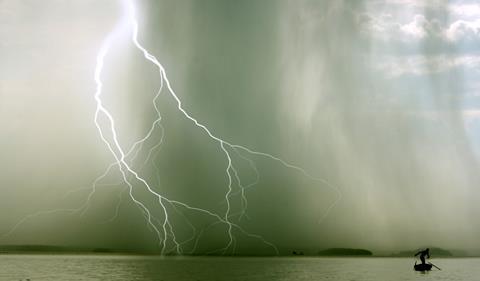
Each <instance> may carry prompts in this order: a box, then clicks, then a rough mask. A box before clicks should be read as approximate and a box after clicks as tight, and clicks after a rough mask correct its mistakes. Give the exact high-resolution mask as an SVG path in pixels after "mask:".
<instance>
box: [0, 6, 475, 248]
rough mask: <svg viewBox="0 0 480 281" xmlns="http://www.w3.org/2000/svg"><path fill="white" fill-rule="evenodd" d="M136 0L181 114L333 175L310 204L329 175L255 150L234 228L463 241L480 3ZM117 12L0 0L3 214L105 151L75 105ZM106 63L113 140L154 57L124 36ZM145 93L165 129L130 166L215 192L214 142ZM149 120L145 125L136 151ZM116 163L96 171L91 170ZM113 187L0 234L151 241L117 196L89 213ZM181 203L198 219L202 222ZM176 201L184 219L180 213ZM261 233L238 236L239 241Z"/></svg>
mask: <svg viewBox="0 0 480 281" xmlns="http://www.w3.org/2000/svg"><path fill="white" fill-rule="evenodd" d="M136 3H137V5H138V10H139V11H138V12H139V19H140V34H139V36H140V38H139V39H140V40H141V41H142V42H143V44H144V45H145V46H147V47H148V49H149V50H151V51H152V53H154V54H155V56H157V57H158V59H159V60H160V61H161V62H162V63H163V64H164V66H165V68H166V69H167V72H168V75H169V78H170V80H171V83H172V86H173V87H174V88H175V91H176V92H177V94H178V95H179V96H180V98H181V99H182V101H183V102H184V107H185V108H186V109H187V110H188V111H189V112H190V113H191V114H192V115H193V116H195V117H196V118H198V119H199V120H201V121H202V122H203V123H204V124H206V125H208V126H209V128H211V130H212V131H213V132H215V134H216V135H218V136H221V137H222V138H223V139H225V140H228V141H230V142H232V143H237V144H242V145H246V146H247V147H250V148H254V149H255V150H258V151H264V152H268V153H272V154H274V155H277V156H281V158H282V159H287V160H288V161H289V162H291V163H294V164H296V165H299V166H301V167H304V168H305V170H307V171H308V173H310V174H312V175H314V176H317V177H321V178H324V179H326V180H328V181H329V182H330V183H332V184H334V185H335V186H338V188H339V189H340V191H341V193H342V195H343V196H342V199H341V200H340V201H339V202H338V203H337V204H336V205H335V207H333V208H332V209H331V210H330V212H329V214H328V216H327V217H326V218H325V219H323V220H321V221H320V222H319V220H320V219H321V218H322V217H323V215H324V214H325V212H326V211H327V209H328V208H329V206H330V205H331V204H332V202H334V201H335V200H336V198H337V193H336V192H335V191H334V190H332V189H331V188H329V187H328V186H326V185H325V184H322V183H318V182H315V181H312V180H310V179H308V178H306V177H305V176H304V175H302V174H301V173H298V172H297V171H294V170H290V169H286V168H285V167H283V166H282V165H281V164H279V163H277V162H275V161H270V160H268V159H265V158H262V157H257V156H252V157H250V158H251V159H252V160H254V161H255V163H256V165H257V168H258V170H259V172H260V178H259V183H258V184H257V185H256V186H254V187H252V188H250V189H248V191H247V197H248V200H249V203H248V210H247V215H248V218H245V219H243V220H241V221H240V222H239V223H240V224H241V225H242V226H243V227H244V228H245V229H247V230H248V231H251V232H252V233H257V234H261V235H262V236H264V237H265V238H266V239H267V240H269V241H271V242H273V243H275V244H276V245H277V246H278V247H279V248H280V249H285V251H286V252H289V251H290V249H308V250H309V251H313V252H315V251H316V250H318V249H320V248H326V247H363V248H370V249H372V250H380V251H382V250H383V251H389V250H399V249H405V248H406V249H410V248H416V247H420V246H424V245H434V246H438V247H444V248H453V249H467V250H468V249H478V248H479V245H478V242H477V237H478V235H479V233H480V225H479V223H477V220H476V218H477V217H478V215H479V211H480V209H479V207H478V204H476V199H477V198H478V196H479V194H478V192H479V191H477V188H476V187H477V185H478V183H479V176H478V172H477V171H478V168H479V167H478V160H477V158H478V155H479V152H480V146H479V145H480V143H479V137H480V135H479V133H478V132H480V130H479V129H480V122H479V121H480V119H479V117H480V111H479V109H478V106H479V104H480V103H479V100H478V94H477V92H478V87H479V86H480V85H479V84H478V82H477V81H478V79H477V78H478V75H479V72H478V71H479V68H478V67H479V63H480V57H479V55H478V51H477V49H478V47H479V44H480V41H479V38H478V35H477V33H478V32H477V31H478V28H479V24H478V21H479V20H478V19H479V16H480V12H479V11H478V9H474V8H472V7H474V6H472V5H474V2H473V1H394V0H386V1H376V0H371V1H333V0H332V1H307V0H302V1H286V0H285V1H273V0H271V1H270V0H268V1H254V0H247V1H224V0H223V1H220V0H218V1H216V0H208V1H193V0H192V1H181V2H178V1H173V0H171V1H170V0H163V1H146V0H142V1H136ZM120 16H121V5H120V4H119V2H118V1H102V3H97V2H96V1H70V2H68V3H66V2H64V1H56V0H54V1H47V2H42V3H41V4H39V3H37V1H32V0H21V1H2V2H0V35H1V36H2V38H3V39H2V42H1V43H0V61H2V64H1V66H0V127H1V128H2V130H1V131H0V155H2V160H1V161H0V168H1V169H0V190H1V191H2V194H1V196H0V231H1V232H2V233H3V232H7V231H8V230H9V229H10V228H11V227H12V226H13V225H14V224H15V223H16V222H18V221H19V220H20V219H22V218H23V217H24V216H25V215H28V214H31V213H34V212H36V211H38V210H48V209H56V208H75V207H78V206H80V205H81V204H82V203H83V200H84V199H85V198H86V196H87V194H88V190H87V191H85V190H83V191H82V190H80V191H75V192H73V193H68V192H71V191H74V190H77V189H78V188H82V187H87V188H88V187H89V186H90V185H91V183H92V181H93V180H94V179H95V178H96V177H97V176H98V175H100V174H101V173H103V171H104V169H105V168H106V167H107V166H108V165H109V164H110V163H111V162H112V160H113V159H111V156H110V155H109V154H108V152H107V151H106V149H105V147H104V144H103V143H101V141H100V139H99V137H98V132H97V131H96V128H95V126H94V123H93V121H92V120H93V114H94V110H95V105H94V100H93V94H94V91H95V85H94V81H93V69H94V65H95V58H96V53H97V51H98V48H99V46H100V45H101V42H102V40H103V38H104V36H105V35H106V34H107V33H108V32H109V31H110V30H111V29H112V28H113V26H114V24H115V22H116V21H117V20H118V18H119V17H120ZM104 73H105V75H104V84H105V93H104V96H105V104H107V105H108V107H109V109H110V110H111V111H112V113H113V114H114V116H115V118H116V122H117V124H118V129H119V138H120V140H121V141H122V143H124V144H125V147H129V146H130V145H131V144H132V143H133V142H135V141H136V140H137V139H138V138H139V137H140V136H142V135H143V134H145V132H146V131H148V129H149V126H150V123H151V121H152V119H153V118H154V114H155V111H154V108H153V107H152V104H151V101H152V98H153V96H154V95H155V92H156V90H157V88H158V86H159V81H158V76H157V73H156V70H155V68H154V67H153V66H152V65H151V64H149V63H147V62H146V61H145V60H144V59H142V55H141V53H139V52H138V50H136V49H135V48H134V47H133V46H132V45H131V43H130V42H129V41H128V38H125V41H124V42H121V43H119V44H117V45H115V48H114V49H113V51H112V53H111V54H109V56H108V57H107V58H106V66H105V70H104ZM158 104H159V106H160V109H161V111H162V114H163V117H164V120H163V121H162V122H163V125H164V127H165V139H164V144H163V145H162V148H161V150H159V152H158V153H156V154H155V155H154V158H153V161H155V165H147V166H145V168H143V169H141V173H142V175H143V176H144V177H145V178H146V179H148V180H149V181H151V182H154V183H155V185H156V186H158V190H160V191H161V192H162V193H164V194H165V195H167V196H168V197H171V198H175V199H180V200H182V201H185V202H188V203H189V204H192V205H195V206H199V207H202V208H208V209H209V210H212V211H215V212H218V213H222V212H224V210H225V207H226V206H225V203H224V196H225V192H226V180H227V179H226V175H225V173H224V170H225V157H224V155H223V154H222V153H221V152H220V151H219V149H218V146H217V145H216V144H215V143H214V142H212V141H211V140H210V139H209V138H208V137H206V135H205V134H204V133H203V132H201V131H200V130H198V129H197V128H195V126H193V125H192V123H191V122H189V121H188V120H186V119H185V118H183V116H182V115H181V114H179V112H178V111H177V110H176V107H175V104H174V101H173V100H172V99H171V97H169V96H168V95H162V96H161V97H160V99H159V101H158ZM159 138H160V133H159V132H158V131H157V135H156V136H155V137H154V139H153V140H152V142H151V143H147V144H146V145H145V149H144V150H143V151H142V152H140V155H141V156H142V157H143V159H144V158H145V156H146V154H147V153H148V148H150V147H152V146H153V145H154V144H155V143H156V142H157V141H158V140H159ZM142 157H140V159H142ZM140 162H141V161H139V163H136V164H137V165H140V164H141V163H140ZM240 165H241V166H240V173H241V176H242V177H243V179H244V180H245V182H252V181H254V180H255V174H254V172H253V171H252V170H251V169H250V168H249V166H248V164H247V163H245V162H244V164H240ZM119 180H120V177H119V173H118V172H113V173H112V174H111V175H109V176H108V177H107V178H106V179H105V182H106V183H117V182H119ZM123 189H124V187H122V186H121V185H117V186H102V187H101V188H99V191H98V193H97V194H96V196H95V198H94V199H93V201H92V205H91V208H90V209H89V211H88V212H87V213H85V215H84V216H82V217H80V216H78V215H69V214H64V213H58V214H52V215H49V216H40V217H38V218H35V219H33V220H30V221H28V222H27V223H25V224H24V225H22V226H21V227H20V228H19V229H18V230H17V231H16V232H15V235H12V236H9V237H7V238H5V239H4V240H3V242H0V244H9V243H10V244H58V245H76V246H97V245H100V246H102V247H116V248H121V249H131V248H132V249H156V248H157V245H156V243H155V239H154V236H153V235H152V233H151V232H150V231H149V229H148V227H146V226H145V220H144V218H143V216H142V213H141V212H140V211H139V210H138V208H137V207H136V206H135V205H134V204H132V203H131V202H128V200H124V203H122V204H121V205H120V208H119V216H118V217H117V218H116V219H115V220H113V221H112V222H109V223H104V222H105V221H106V220H108V219H110V218H111V217H112V216H113V215H114V213H115V208H116V204H117V200H118V194H119V192H122V190H123ZM66 194H68V196H65V195H66ZM139 196H145V194H142V193H139ZM125 198H126V197H125ZM142 198H143V197H142ZM145 200H147V198H146V197H145ZM234 207H237V208H238V207H239V206H238V205H237V206H234ZM187 215H188V216H189V217H190V219H191V220H192V221H193V222H194V224H195V226H197V227H198V228H199V229H201V228H202V227H205V226H206V225H208V223H209V222H207V221H206V220H205V218H202V217H201V216H197V215H195V214H191V213H189V214H187ZM174 220H175V221H178V222H179V223H178V225H179V236H180V237H182V238H183V239H186V238H188V235H189V229H188V227H187V226H185V225H184V224H183V226H182V224H181V223H180V222H181V221H182V217H181V216H178V217H174ZM224 231H225V229H224V228H221V227H218V228H213V229H211V230H210V231H209V232H208V233H206V235H205V236H204V238H203V239H202V240H201V243H200V244H199V245H200V246H199V249H198V250H199V251H200V252H205V251H208V250H209V249H211V248H218V247H221V246H222V245H224V243H225V236H224ZM266 248H267V247H265V245H263V244H261V243H259V242H258V241H254V240H252V239H246V238H239V241H238V249H237V250H238V252H239V253H242V252H243V253H252V252H254V253H255V252H257V253H264V252H266V251H268V249H266Z"/></svg>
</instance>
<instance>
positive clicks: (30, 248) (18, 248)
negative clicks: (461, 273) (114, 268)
mask: <svg viewBox="0 0 480 281" xmlns="http://www.w3.org/2000/svg"><path fill="white" fill-rule="evenodd" d="M414 253H415V251H400V252H392V253H385V252H382V253H377V254H375V253H373V252H371V251H369V250H365V249H352V248H329V249H325V250H321V251H318V252H317V253H312V251H309V252H306V253H305V254H304V252H303V251H292V252H291V253H288V254H287V253H282V254H280V255H269V254H235V255H215V254H174V253H169V254H164V255H162V254H161V253H160V252H159V251H148V250H145V251H143V250H131V249H111V248H93V247H91V248H89V247H64V246H51V245H0V255H104V256H107V255H118V256H153V257H155V256H162V257H239V258H241V257H251V258H261V257H291V258H414ZM431 256H432V257H433V258H435V259H442V258H480V254H477V253H476V252H473V253H472V254H467V253H465V252H460V251H457V252H454V253H451V252H450V251H447V250H444V249H441V248H432V251H431Z"/></svg>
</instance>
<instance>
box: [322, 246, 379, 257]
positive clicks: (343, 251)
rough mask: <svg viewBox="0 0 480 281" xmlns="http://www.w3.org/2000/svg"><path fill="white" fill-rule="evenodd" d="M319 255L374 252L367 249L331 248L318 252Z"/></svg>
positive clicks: (333, 255) (368, 254)
mask: <svg viewBox="0 0 480 281" xmlns="http://www.w3.org/2000/svg"><path fill="white" fill-rule="evenodd" d="M318 255H319V256H327V257H344V256H371V255H373V253H372V252H371V251H369V250H365V249H351V248H330V249H326V250H322V251H319V252H318Z"/></svg>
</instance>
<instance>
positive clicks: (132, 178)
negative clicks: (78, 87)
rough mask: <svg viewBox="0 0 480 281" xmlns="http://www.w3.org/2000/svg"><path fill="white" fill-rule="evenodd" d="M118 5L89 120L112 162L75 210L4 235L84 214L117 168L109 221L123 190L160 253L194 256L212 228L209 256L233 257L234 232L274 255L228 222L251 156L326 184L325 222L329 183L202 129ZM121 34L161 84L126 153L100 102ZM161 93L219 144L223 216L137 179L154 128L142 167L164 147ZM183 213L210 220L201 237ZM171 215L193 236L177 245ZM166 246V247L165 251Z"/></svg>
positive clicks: (129, 3)
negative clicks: (220, 230)
mask: <svg viewBox="0 0 480 281" xmlns="http://www.w3.org/2000/svg"><path fill="white" fill-rule="evenodd" d="M122 4H123V7H124V15H123V17H122V19H121V20H120V21H119V23H117V25H116V26H115V28H114V29H113V30H112V31H111V32H110V34H108V36H107V37H106V38H105V39H104V41H103V43H102V45H101V47H100V49H99V52H98V54H97V58H96V66H95V71H94V81H95V85H96V91H95V93H94V99H95V102H96V110H95V114H94V118H93V119H94V123H95V126H96V128H97V131H98V133H99V136H100V139H101V140H102V142H103V143H104V144H105V146H106V148H107V149H108V151H109V152H110V154H111V155H112V156H113V158H114V162H112V163H111V164H110V165H109V166H108V167H107V169H106V170H105V171H104V173H103V174H101V175H100V176H99V177H98V178H96V179H95V181H94V182H93V184H92V187H91V188H90V193H89V194H88V196H87V199H86V201H85V203H84V204H83V205H81V206H80V207H79V208H73V209H57V210H51V211H42V212H38V213H36V214H33V215H29V216H27V217H25V218H24V219H22V220H21V221H20V222H19V223H17V224H16V225H15V226H14V227H13V228H12V229H11V230H10V231H9V232H8V233H7V234H6V235H9V234H11V233H12V232H13V231H15V230H16V229H17V228H18V227H19V226H20V225H21V224H23V223H24V222H25V221H26V220H28V219H31V218H33V217H35V216H38V215H46V214H52V213H56V212H68V213H74V212H80V213H81V214H84V213H85V212H86V211H87V210H88V208H89V206H90V205H91V200H92V198H93V196H94V195H95V193H96V191H97V187H99V186H100V185H101V184H100V182H101V181H102V180H103V179H104V178H105V177H106V176H107V175H108V174H109V173H110V172H111V171H113V170H114V169H118V171H119V172H120V175H121V184H122V185H124V186H125V188H126V189H124V190H122V192H121V193H120V195H119V200H118V204H117V206H116V209H115V214H114V216H113V217H112V218H111V219H110V220H109V221H111V220H113V219H115V218H116V217H117V216H118V209H119V205H120V203H121V202H122V195H121V194H123V192H124V191H128V196H129V199H130V200H131V201H132V202H133V203H134V204H135V205H136V206H137V207H138V208H139V209H140V210H141V212H142V214H143V216H144V217H145V220H146V224H147V226H148V228H149V229H151V230H152V231H153V232H154V234H155V236H156V238H157V240H158V245H159V246H160V249H161V253H162V254H165V253H169V252H171V251H175V252H177V253H179V254H182V253H184V250H183V249H184V245H186V244H188V243H191V242H194V245H193V247H192V249H191V251H190V253H193V252H195V250H196V248H197V245H198V243H199V240H200V238H201V236H202V235H203V234H204V233H205V232H206V231H207V230H208V229H210V228H212V227H214V226H216V225H223V226H225V229H226V237H227V239H226V240H227V241H226V243H225V245H224V246H223V247H222V248H220V249H216V250H213V251H211V252H212V253H217V252H220V253H223V254H225V253H234V252H235V249H236V246H237V239H236V236H235V233H236V232H237V233H239V234H242V235H244V236H246V237H249V238H252V239H257V240H259V241H261V242H262V243H265V244H266V245H268V246H270V247H271V248H272V249H273V250H274V251H275V253H277V254H278V249H277V247H276V246H275V245H274V244H273V243H271V242H269V241H267V240H266V239H265V238H264V237H262V236H260V235H258V234H253V233H250V232H247V231H246V230H244V229H243V228H242V227H241V226H240V225H239V224H237V223H234V222H233V221H232V217H235V216H238V217H239V219H238V221H240V220H241V219H242V218H243V217H247V218H248V216H247V214H246V210H247V207H248V201H247V196H246V190H247V189H249V188H251V187H253V186H254V185H256V184H257V183H258V181H259V178H260V174H259V172H258V169H257V167H256V165H255V163H254V161H253V160H252V159H251V158H250V157H251V156H256V157H264V158H267V159H270V160H272V161H275V162H278V163H279V164H281V165H283V166H284V167H285V168H288V169H292V170H294V171H297V172H299V173H301V174H303V175H304V176H305V177H307V178H309V179H311V180H313V181H316V182H319V183H322V184H324V185H326V186H327V187H328V188H331V189H332V190H333V191H335V192H336V194H337V198H336V199H335V201H334V202H333V203H332V204H331V205H329V206H328V208H327V209H326V211H325V212H324V213H323V216H322V218H321V219H320V220H319V222H321V221H322V220H323V218H325V217H326V216H327V215H328V213H329V212H330V210H331V209H332V208H333V207H334V206H335V205H336V203H337V202H338V201H339V200H340V199H341V197H342V194H341V192H340V189H339V188H337V187H336V186H334V185H332V184H330V183H329V182H328V181H327V180H325V179H322V178H317V177H314V176H312V175H310V174H309V173H308V172H307V171H306V170H305V169H303V168H302V167H299V166H296V165H293V164H291V163H289V162H287V161H285V160H283V159H281V158H279V157H277V156H274V155H272V154H269V153H265V152H260V151H256V150H253V149H250V148H248V147H245V146H242V145H238V144H233V143H231V142H228V141H226V140H224V139H222V138H220V137H219V136H217V135H215V134H214V133H213V132H212V130H211V129H209V128H208V127H207V126H206V125H205V124H203V123H202V122H200V121H199V120H197V119H196V118H195V117H194V116H192V115H191V114H190V113H189V112H188V111H187V110H185V109H184V107H183V104H182V101H181V99H180V98H179V97H178V95H177V94H176V92H175V91H174V89H173V87H172V85H171V83H170V81H169V79H168V76H167V72H166V70H165V67H164V66H163V65H162V64H161V63H160V61H159V60H158V59H157V58H156V57H155V56H154V55H153V54H152V53H150V52H149V51H148V50H147V49H146V48H145V47H144V46H143V45H142V44H141V43H140V42H139V40H138V21H137V18H136V12H135V6H134V2H133V0H123V2H122ZM126 32H131V37H130V39H131V43H132V44H133V45H134V46H135V47H136V49H137V50H138V51H139V52H140V53H141V54H143V57H144V58H145V60H146V61H148V62H149V63H151V64H153V65H154V66H155V67H156V68H157V70H158V77H159V81H160V87H159V89H158V91H157V92H156V94H155V96H154V98H153V100H152V104H153V108H154V110H155V113H156V118H155V120H154V121H153V122H152V123H151V126H150V129H149V130H148V132H147V133H146V134H145V135H144V136H143V137H141V138H140V139H139V140H138V141H136V142H134V143H133V144H132V145H131V146H130V148H128V149H124V148H123V146H122V145H121V143H120V141H119V138H118V131H117V126H116V123H115V118H114V116H113V115H112V114H111V113H110V111H109V110H108V109H107V106H106V105H105V104H104V102H103V100H102V94H103V82H102V73H103V69H104V64H105V58H106V57H107V55H108V53H109V51H110V49H111V48H112V47H113V43H114V42H115V40H117V38H118V37H119V36H120V35H122V34H125V33H126ZM163 92H166V93H167V94H168V95H169V96H170V97H171V98H173V100H174V101H175V104H176V109H177V110H178V111H179V112H180V113H181V114H182V115H183V117H184V118H186V119H187V120H188V121H190V122H191V123H192V124H193V125H195V126H196V127H197V128H198V129H199V130H200V131H202V132H203V133H204V135H206V136H207V137H208V138H210V139H211V140H212V142H215V143H216V144H217V145H218V149H219V152H220V153H222V154H223V155H224V157H225V163H226V165H225V169H224V172H225V175H226V178H227V183H226V192H225V196H224V202H225V204H226V207H225V211H224V212H223V213H222V214H218V213H215V212H214V211H211V210H207V209H204V208H200V207H196V206H192V205H189V204H187V203H184V202H181V201H178V200H174V199H171V198H167V197H166V196H164V195H162V194H161V193H160V192H158V191H157V190H156V189H155V188H154V187H153V184H152V183H150V182H148V181H147V180H146V179H145V178H143V177H142V176H141V175H140V173H139V171H138V170H137V169H135V168H134V167H133V164H132V162H133V160H134V159H135V158H137V156H138V155H139V151H140V150H141V149H142V147H143V145H144V144H145V143H146V141H147V140H149V139H151V137H152V136H153V135H154V133H155V131H156V129H157V128H159V129H160V130H161V138H160V141H159V142H158V143H157V144H156V145H154V146H153V147H152V148H150V150H149V152H148V154H147V157H146V159H145V160H144V162H143V165H146V164H148V162H149V161H150V159H152V158H155V156H154V155H155V151H156V150H157V149H158V148H160V147H161V145H162V143H163V139H164V135H165V130H164V128H163V126H162V124H161V121H162V115H161V112H160V109H159V108H158V106H157V103H158V98H159V97H160V95H161V94H162V93H163ZM102 121H103V122H104V123H106V124H105V125H104V126H102V124H101V123H102ZM233 155H236V156H237V157H238V158H240V159H242V160H243V161H246V162H247V163H248V164H249V166H250V167H251V169H252V170H253V171H254V172H255V175H256V178H255V180H254V181H253V182H251V183H248V184H244V183H242V181H241V178H240V175H239V172H238V169H237V168H236V166H235V163H234V160H233V159H234V157H232V156H233ZM247 155H248V156H247ZM152 162H153V164H154V165H155V167H156V164H155V161H152ZM157 184H159V183H157ZM234 186H237V187H238V188H239V190H237V191H235V190H234ZM140 188H141V190H143V191H144V192H147V194H148V195H149V196H150V197H151V198H154V199H155V202H156V203H157V204H158V206H157V207H158V208H159V210H157V208H156V209H155V210H152V209H151V208H150V207H149V206H148V204H147V203H146V202H145V201H143V200H141V199H140V198H138V197H137V196H136V195H135V191H136V190H138V189H140ZM237 195H240V204H241V207H240V211H239V212H237V213H233V212H232V205H231V200H232V198H234V197H235V196H237ZM158 211H160V213H161V215H162V217H161V218H157V217H156V216H154V214H155V213H156V212H158ZM184 211H188V212H195V213H199V214H202V215H205V216H208V217H210V218H211V219H213V222H212V223H211V224H210V225H208V226H206V227H205V228H203V229H202V230H201V231H200V232H198V231H197V229H196V228H195V226H194V225H193V224H192V223H191V222H190V221H189V219H188V217H187V216H186V215H185V214H184ZM172 213H175V214H177V215H180V217H182V218H183V220H184V223H186V224H187V225H188V226H189V227H190V229H191V231H192V235H191V236H190V237H189V238H188V239H186V240H184V241H179V240H178V239H177V236H176V234H175V232H176V230H175V227H174V223H173V222H172V220H171V218H170V217H171V215H172ZM169 245H171V246H170V247H169Z"/></svg>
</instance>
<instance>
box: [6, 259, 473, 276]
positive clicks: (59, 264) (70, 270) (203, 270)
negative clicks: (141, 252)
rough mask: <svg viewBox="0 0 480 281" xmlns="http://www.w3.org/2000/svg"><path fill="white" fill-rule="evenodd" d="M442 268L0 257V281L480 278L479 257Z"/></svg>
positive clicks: (402, 263)
mask: <svg viewBox="0 0 480 281" xmlns="http://www.w3.org/2000/svg"><path fill="white" fill-rule="evenodd" d="M432 262H433V263H435V264H436V265H437V266H439V267H441V268H442V271H439V270H435V271H431V272H427V273H420V272H415V271H413V269H412V267H413V263H414V259H413V258H310V257H298V258H287V257H275V258H238V257H236V258H231V257H226V258H219V257H165V258H162V257H149V256H129V255H124V256H122V255H116V256H115V255H112V256H109V255H9V254H6V255H0V280H27V279H30V280H31V281H36V280H48V281H55V280H62V281H64V280H69V281H76V280H78V281H85V280H125V281H134V280H155V281H161V280H163V281H184V280H185V281H187V280H188V281H223V280H228V281H277V280H278V281H280V280H285V281H286V280H298V281H314V280H333V281H363V280H365V281H377V280H378V281H393V280H402V281H408V280H445V281H449V280H452V281H453V280H479V279H478V278H480V259H478V258H457V259H433V260H432Z"/></svg>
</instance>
